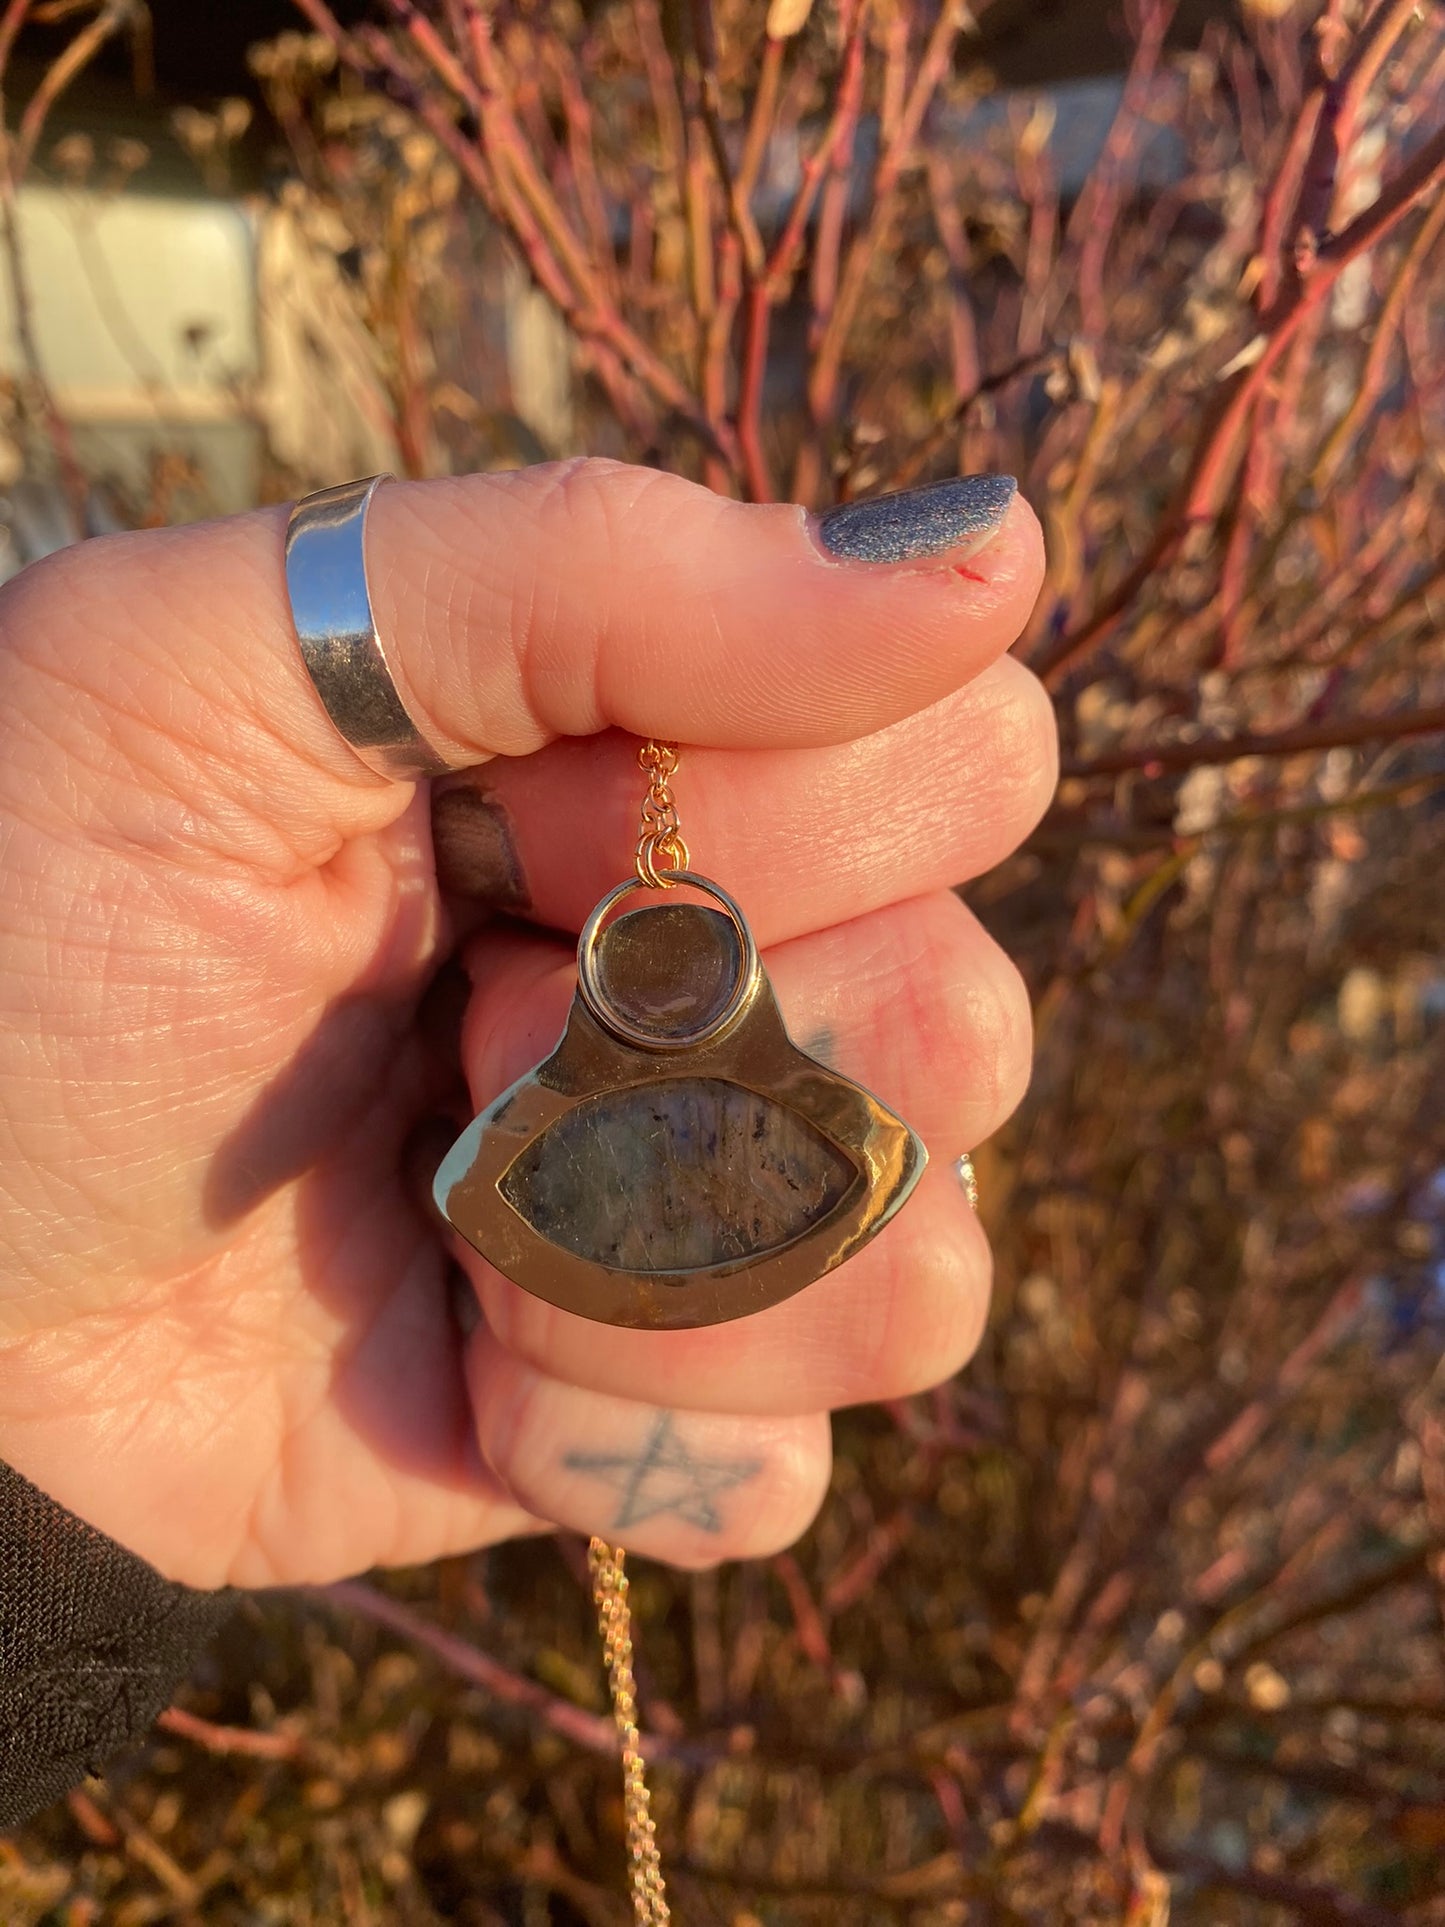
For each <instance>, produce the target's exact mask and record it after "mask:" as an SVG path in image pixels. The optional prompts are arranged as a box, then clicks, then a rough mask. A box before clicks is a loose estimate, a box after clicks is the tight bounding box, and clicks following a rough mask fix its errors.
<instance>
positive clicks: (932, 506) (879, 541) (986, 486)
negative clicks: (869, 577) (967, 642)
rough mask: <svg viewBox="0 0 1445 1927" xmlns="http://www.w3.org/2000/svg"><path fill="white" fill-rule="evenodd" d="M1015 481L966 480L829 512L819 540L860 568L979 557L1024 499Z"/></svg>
mask: <svg viewBox="0 0 1445 1927" xmlns="http://www.w3.org/2000/svg"><path fill="white" fill-rule="evenodd" d="M1018 487H1019V485H1018V483H1017V482H1016V481H1015V480H1014V478H1013V476H1012V475H960V476H956V477H955V478H954V479H953V480H952V481H948V482H931V483H930V484H929V485H928V487H927V488H906V489H901V490H900V491H899V492H898V493H897V494H896V495H875V496H873V497H871V498H870V499H869V500H868V501H865V502H849V503H847V504H846V505H845V506H844V507H843V508H836V509H829V511H828V513H827V514H826V515H825V516H824V517H823V519H822V521H821V522H820V523H819V524H818V537H819V540H820V541H821V542H822V544H823V546H824V548H825V549H827V550H828V551H829V552H830V553H831V554H833V555H843V556H848V557H850V558H851V559H852V560H854V561H857V562H909V561H912V560H914V559H915V558H916V557H918V556H922V555H942V554H943V553H944V552H945V551H946V550H952V551H953V552H955V553H957V554H959V555H961V556H969V555H976V554H977V553H978V551H979V550H980V549H981V548H982V547H983V546H984V544H985V543H986V542H991V541H992V540H993V538H994V536H995V535H996V534H997V533H998V531H999V528H1000V526H1001V525H1002V523H1003V519H1004V517H1005V516H1006V515H1007V514H1008V507H1009V503H1010V502H1011V501H1012V500H1013V498H1014V497H1015V495H1017V494H1018Z"/></svg>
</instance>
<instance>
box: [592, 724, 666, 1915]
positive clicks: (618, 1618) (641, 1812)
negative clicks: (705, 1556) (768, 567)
mask: <svg viewBox="0 0 1445 1927" xmlns="http://www.w3.org/2000/svg"><path fill="white" fill-rule="evenodd" d="M637 762H638V767H639V768H640V769H641V770H642V773H643V775H644V776H646V778H647V794H646V796H644V797H643V799H642V821H641V826H640V828H639V831H638V837H637V857H636V863H637V874H638V877H639V878H640V880H641V881H642V882H643V883H645V884H648V885H649V886H650V887H651V888H652V889H654V890H666V889H670V888H671V886H672V885H673V883H675V882H676V881H677V880H678V878H679V876H680V875H681V873H682V872H683V871H685V870H686V869H687V867H688V864H689V862H690V858H689V855H688V848H687V844H686V843H685V842H684V841H683V836H682V831H681V828H680V826H679V823H678V816H677V801H676V799H675V798H674V796H673V794H672V779H673V777H674V776H676V774H677V765H678V754H677V750H676V749H675V748H674V746H673V745H672V744H671V743H659V742H655V741H653V740H652V739H651V738H650V737H649V739H648V740H647V742H645V743H644V744H643V745H642V748H641V749H640V750H639V751H638V752H637ZM587 1563H588V1566H589V1567H590V1568H591V1572H592V1596H593V1598H594V1599H595V1600H596V1601H597V1621H598V1625H599V1627H600V1629H601V1633H602V1651H603V1655H604V1657H605V1658H606V1661H607V1680H608V1684H609V1686H610V1687H611V1689H612V1717H613V1718H614V1719H615V1720H616V1722H617V1731H618V1735H619V1737H620V1738H621V1741H622V1803H623V1810H624V1815H625V1822H626V1829H627V1864H628V1880H629V1884H630V1886H631V1888H632V1909H633V1913H634V1915H635V1916H636V1920H637V1927H668V1923H669V1922H670V1921H671V1919H672V1914H671V1912H670V1910H669V1908H668V1905H667V1889H666V1886H665V1885H664V1882H663V1878H662V1862H661V1860H660V1858H659V1857H658V1852H657V1828H656V1825H655V1823H654V1821H653V1818H652V1796H651V1794H650V1793H649V1792H648V1790H647V1769H646V1763H645V1761H644V1760H643V1757H642V1740H641V1735H640V1734H639V1733H638V1730H637V1681H636V1678H635V1677H634V1675H633V1671H632V1608H631V1606H630V1605H629V1604H628V1600H627V1591H628V1584H627V1567H626V1563H625V1561H624V1558H623V1553H622V1548H621V1546H610V1545H608V1543H607V1541H606V1540H605V1539H594V1540H593V1541H592V1543H591V1545H590V1546H589V1547H588V1549H587Z"/></svg>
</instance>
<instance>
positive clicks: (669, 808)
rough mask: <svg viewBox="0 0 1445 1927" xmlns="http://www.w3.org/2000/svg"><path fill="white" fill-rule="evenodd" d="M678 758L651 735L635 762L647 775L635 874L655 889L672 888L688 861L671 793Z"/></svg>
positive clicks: (666, 745)
mask: <svg viewBox="0 0 1445 1927" xmlns="http://www.w3.org/2000/svg"><path fill="white" fill-rule="evenodd" d="M678 760H679V759H678V754H677V750H676V748H675V747H674V746H673V745H672V744H671V743H658V742H654V741H653V739H652V738H651V737H649V738H648V740H647V741H646V742H645V743H644V744H643V745H642V748H641V749H640V750H639V751H638V752H637V761H638V765H639V767H640V768H641V770H642V773H643V775H644V776H646V778H647V794H646V796H644V797H643V799H642V825H641V828H640V830H639V832H638V837H637V857H636V863H637V874H638V877H639V878H640V879H641V881H642V882H643V883H646V884H648V885H649V886H650V887H651V888H652V889H654V890H668V889H671V887H672V885H673V884H674V883H675V882H677V880H678V878H679V876H680V873H681V872H682V871H684V870H686V869H687V867H688V865H689V863H690V862H691V858H690V856H689V854H688V848H687V844H686V843H685V842H684V841H683V836H682V831H681V829H680V828H679V826H678V819H677V802H676V799H675V798H674V796H673V794H672V779H673V777H674V776H676V774H677V765H678Z"/></svg>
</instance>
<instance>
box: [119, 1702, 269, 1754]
mask: <svg viewBox="0 0 1445 1927" xmlns="http://www.w3.org/2000/svg"><path fill="white" fill-rule="evenodd" d="M156 1725H157V1726H158V1727H160V1729H161V1731H162V1732H165V1733H174V1734H175V1736H176V1738H177V1739H181V1740H191V1741H193V1742H194V1744H195V1745H197V1746H199V1747H203V1748H204V1749H205V1751H206V1752H207V1753H215V1754H217V1755H219V1756H220V1757H221V1758H225V1757H227V1756H228V1755H231V1754H236V1755H240V1756H242V1757H244V1758H246V1759H251V1760H294V1759H297V1758H299V1756H300V1755H301V1754H302V1753H304V1752H305V1750H306V1745H305V1741H304V1740H303V1739H302V1738H301V1736H300V1734H297V1733H258V1732H255V1731H254V1730H253V1729H251V1728H248V1727H243V1726H217V1725H216V1723H215V1722H214V1720H203V1719H201V1718H200V1716H199V1715H198V1714H196V1713H188V1712H187V1711H186V1709H185V1707H183V1706H168V1707H167V1708H166V1710H165V1712H164V1713H162V1714H161V1716H160V1718H159V1719H158V1720H157V1721H156Z"/></svg>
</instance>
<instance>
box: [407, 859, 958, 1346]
mask: <svg viewBox="0 0 1445 1927" xmlns="http://www.w3.org/2000/svg"><path fill="white" fill-rule="evenodd" d="M687 882H688V884H689V885H691V886H692V887H694V888H696V889H698V890H700V891H702V892H703V893H704V894H706V895H708V896H710V897H712V898H713V899H714V901H716V902H717V903H719V904H720V905H721V906H722V911H721V912H720V911H719V910H715V909H711V908H706V907H704V906H702V905H699V904H695V903H684V902H680V901H677V900H676V899H675V897H674V894H673V892H672V891H669V892H668V894H667V898H666V900H664V901H654V902H653V903H652V904H651V905H650V907H648V908H646V909H641V910H633V911H631V912H629V913H628V914H627V915H625V916H621V917H619V918H618V919H617V921H616V922H614V923H611V924H606V925H605V927H604V923H605V918H606V916H607V914H608V913H609V912H610V911H611V910H612V908H614V907H615V904H616V902H617V901H618V900H619V899H621V898H622V897H623V896H625V895H626V894H627V893H628V891H629V888H635V887H636V886H629V885H622V886H620V887H619V889H617V890H615V891H613V892H612V894H611V896H609V897H607V898H605V899H604V900H603V902H602V903H601V904H599V905H598V908H597V910H596V912H594V914H593V917H592V920H591V921H590V923H589V924H588V927H587V930H586V931H585V932H584V933H583V938H582V942H581V945H580V946H579V965H580V977H581V981H580V983H579V986H578V992H577V996H576V999H575V1000H574V1002H573V1005H572V1010H571V1013H570V1015H569V1017H568V1021H567V1028H566V1031H565V1032H564V1034H563V1037H562V1041H561V1042H560V1044H558V1046H557V1048H556V1050H555V1051H554V1052H553V1053H552V1055H551V1056H550V1057H549V1058H547V1059H546V1061H545V1062H544V1063H542V1064H539V1065H538V1066H537V1068H536V1069H535V1070H534V1071H532V1072H530V1073H529V1074H528V1075H527V1076H526V1077H524V1078H523V1079H522V1080H521V1081H520V1083H517V1084H514V1085H513V1086H512V1088H511V1089H510V1090H509V1091H506V1092H505V1093H504V1094H503V1095H502V1096H501V1097H499V1098H498V1099H497V1100H496V1102H495V1103H493V1104H491V1105H489V1106H488V1107H487V1109H486V1110H485V1111H483V1112H482V1114H481V1115H480V1117H478V1118H476V1119H474V1120H473V1122H472V1123H471V1124H470V1125H469V1126H468V1127H467V1129H466V1130H465V1131H464V1132H463V1133H462V1135H461V1137H460V1138H459V1139H458V1140H457V1142H456V1144H455V1145H453V1147H452V1149H451V1150H450V1151H449V1152H448V1154H447V1156H446V1158H445V1159H444V1160H443V1162H442V1166H441V1169H440V1171H439V1172H438V1173H437V1179H436V1198H437V1203H438V1205H439V1206H440V1208H441V1210H442V1211H443V1213H444V1214H445V1216H446V1217H447V1219H448V1220H449V1221H450V1223H451V1224H452V1225H453V1226H454V1227H455V1228H456V1230H457V1231H459V1232H460V1233H461V1235H462V1236H463V1237H464V1238H465V1239H466V1240H467V1242H468V1243H469V1244H471V1245H473V1246H475V1248H476V1249H477V1250H478V1251H479V1252H480V1253H481V1254H482V1256H483V1257H484V1258H486V1259H487V1260H488V1261H489V1262H490V1263H491V1264H493V1265H495V1266H496V1268H497V1269H498V1271H500V1272H502V1273H504V1274H505V1275H506V1276H507V1277H508V1278H511V1279H513V1280H514V1281H515V1282H516V1283H517V1284H519V1285H521V1286H523V1287H524V1288H525V1289H526V1290H528V1291H531V1292H535V1293H536V1295H537V1296H538V1297H540V1298H545V1299H547V1300H548V1302H549V1303H551V1304H554V1305H559V1306H561V1307H562V1308H563V1309H564V1310H566V1311H572V1312H577V1313H579V1314H580V1315H581V1316H582V1317H584V1318H595V1319H598V1320H601V1321H602V1322H603V1323H606V1324H609V1325H628V1326H635V1327H641V1328H646V1329H653V1330H659V1329H662V1330H675V1329H682V1328H686V1327H692V1326H698V1325H716V1324H722V1323H723V1322H724V1321H726V1320H727V1319H730V1318H741V1317H743V1316H745V1315H746V1314H747V1313H749V1312H754V1311H762V1310H764V1309H765V1308H766V1307H767V1306H769V1305H776V1304H779V1303H780V1302H781V1301H782V1300H783V1299H784V1298H789V1297H791V1296H792V1294H793V1293H794V1292H795V1291H800V1290H801V1289H802V1288H803V1286H804V1285H807V1284H811V1283H812V1281H813V1280H814V1279H815V1278H820V1277H821V1276H822V1275H823V1274H824V1272H827V1271H831V1270H832V1268H833V1267H834V1266H835V1265H838V1264H841V1263H842V1262H843V1260H844V1259H845V1258H848V1257H851V1256H852V1254H853V1253H854V1252H855V1251H857V1250H858V1249H859V1248H860V1247H861V1246H862V1245H864V1244H866V1243H867V1242H868V1240H869V1239H870V1238H871V1237H873V1236H874V1234H875V1233H876V1232H878V1231H880V1230H881V1229H882V1228H883V1226H884V1225H885V1224H886V1223H887V1222H888V1220H889V1219H890V1218H891V1217H892V1216H893V1214H894V1212H895V1211H897V1210H898V1208H899V1206H900V1205H902V1203H903V1202H904V1200H905V1199H906V1198H907V1196H908V1194H909V1192H910V1191H911V1190H912V1189H913V1186H914V1185H915V1184H916V1183H917V1181H918V1179H919V1176H920V1175H921V1173H922V1171H923V1167H924V1165H925V1163H926V1162H927V1153H926V1152H925V1150H924V1148H923V1145H922V1143H921V1142H920V1141H919V1139H918V1138H917V1137H916V1136H915V1135H914V1133H913V1132H912V1131H911V1130H909V1128H908V1126H907V1125H906V1124H905V1123H904V1122H903V1121H902V1119H901V1118H898V1117H895V1116H894V1114H893V1113H892V1112H891V1111H889V1110H888V1109H886V1108H885V1106H883V1105H882V1104H880V1103H879V1102H878V1100H877V1098H875V1097H873V1096H871V1095H870V1094H869V1093H868V1092H867V1091H865V1090H863V1089H862V1088H861V1086H859V1085H857V1084H854V1083H851V1082H850V1081H849V1080H848V1079H847V1078H845V1077H840V1076H839V1075H838V1074H837V1073H836V1072H835V1071H831V1070H829V1069H828V1067H827V1066H826V1065H824V1064H820V1063H818V1062H817V1060H816V1059H815V1058H812V1057H809V1056H807V1055H806V1054H805V1053H804V1052H803V1051H800V1050H799V1049H798V1047H797V1045H796V1044H794V1043H793V1041H792V1039H791V1038H790V1037H789V1036H788V1033H787V1030H786V1028H785V1027H784V1024H783V1020H782V1017H781V1014H780V1013H779V1011H778V1006H777V1002H776V999H775V998H774V995H773V990H772V986H771V984H770V983H769V982H768V979H767V976H766V974H765V972H764V971H763V969H762V966H761V964H760V963H759V962H758V958H757V953H756V950H755V949H754V947H753V943H752V938H751V936H750V935H749V933H748V929H747V925H746V923H745V922H744V921H743V917H742V913H741V911H739V910H738V908H737V906H736V905H735V904H734V903H733V902H732V901H731V899H730V898H728V897H727V896H726V895H725V894H724V893H723V892H722V891H720V890H719V889H718V888H717V886H716V885H715V884H711V883H709V882H708V881H707V880H706V879H705V878H699V877H695V876H689V877H688V879H687ZM649 894H650V895H653V896H654V897H655V893H649Z"/></svg>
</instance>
